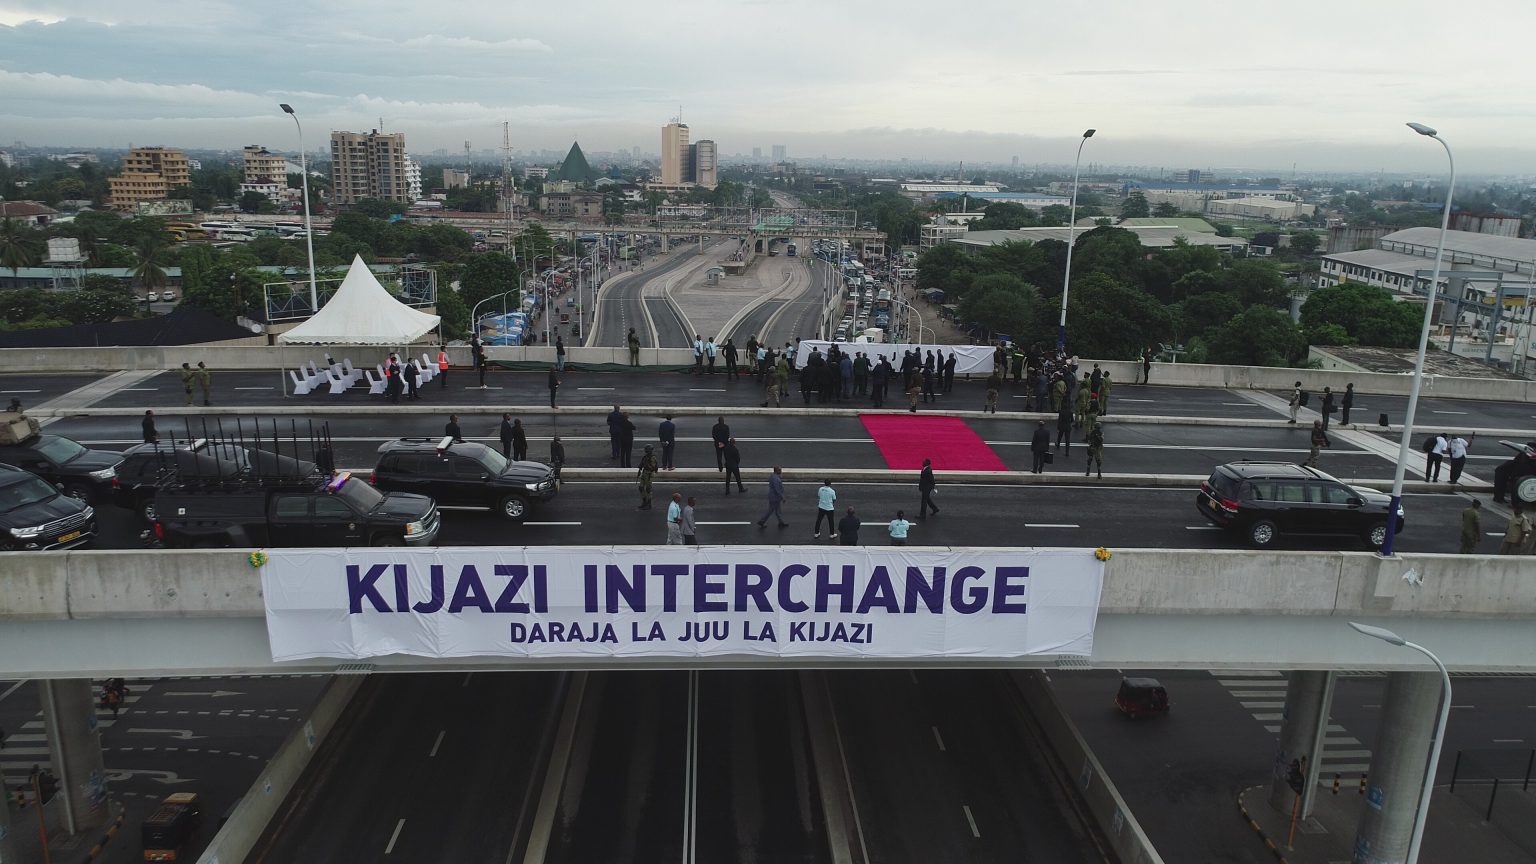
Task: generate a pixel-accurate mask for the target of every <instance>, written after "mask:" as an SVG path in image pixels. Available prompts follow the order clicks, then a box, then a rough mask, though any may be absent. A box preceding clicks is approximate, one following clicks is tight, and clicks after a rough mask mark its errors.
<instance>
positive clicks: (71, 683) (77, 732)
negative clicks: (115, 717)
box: [37, 678, 109, 834]
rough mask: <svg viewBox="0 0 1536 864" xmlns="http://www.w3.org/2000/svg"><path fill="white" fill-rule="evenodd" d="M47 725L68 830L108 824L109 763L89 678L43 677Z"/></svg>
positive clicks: (40, 688) (39, 687)
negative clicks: (104, 761)
mask: <svg viewBox="0 0 1536 864" xmlns="http://www.w3.org/2000/svg"><path fill="white" fill-rule="evenodd" d="M37 691H38V697H39V699H40V700H41V701H42V703H43V726H44V727H45V728H46V730H47V732H48V749H49V751H50V752H51V753H52V754H53V774H54V776H55V777H57V778H58V780H59V798H60V804H59V810H60V812H61V813H62V814H63V816H64V830H65V831H67V832H68V833H70V834H79V833H81V832H83V831H89V830H92V829H94V828H100V827H102V826H103V825H105V824H107V818H108V814H109V808H108V807H107V777H106V769H105V768H104V767H103V766H102V763H101V734H100V730H98V729H97V726H96V699H95V696H94V695H93V694H92V693H91V680H90V679H89V678H59V679H52V680H46V681H39V682H38V684H37Z"/></svg>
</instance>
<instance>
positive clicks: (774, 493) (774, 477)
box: [757, 465, 789, 528]
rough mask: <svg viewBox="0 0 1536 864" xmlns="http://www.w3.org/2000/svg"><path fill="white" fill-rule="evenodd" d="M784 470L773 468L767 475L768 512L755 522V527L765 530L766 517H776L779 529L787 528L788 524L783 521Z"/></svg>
mask: <svg viewBox="0 0 1536 864" xmlns="http://www.w3.org/2000/svg"><path fill="white" fill-rule="evenodd" d="M783 474H784V469H782V468H780V467H779V466H777V465H775V466H773V473H772V474H769V475H768V511H767V512H766V513H764V514H763V516H762V518H761V519H758V520H757V527H759V528H767V527H768V517H769V516H775V517H778V520H779V527H780V528H788V527H789V523H788V522H785V521H784V476H783Z"/></svg>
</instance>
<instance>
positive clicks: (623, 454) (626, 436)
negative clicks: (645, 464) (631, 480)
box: [619, 414, 635, 468]
mask: <svg viewBox="0 0 1536 864" xmlns="http://www.w3.org/2000/svg"><path fill="white" fill-rule="evenodd" d="M634 453H635V424H634V422H633V421H631V420H630V419H629V415H628V414H624V415H623V416H622V417H621V418H620V420H619V467H620V468H628V467H629V464H630V460H632V459H633V458H634Z"/></svg>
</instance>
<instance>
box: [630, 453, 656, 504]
mask: <svg viewBox="0 0 1536 864" xmlns="http://www.w3.org/2000/svg"><path fill="white" fill-rule="evenodd" d="M657 470H659V469H658V466H657V465H656V446H655V445H654V444H647V445H645V455H644V456H641V457H640V471H639V472H638V474H637V476H638V477H639V478H640V506H639V507H636V508H635V509H636V510H649V509H651V481H652V480H654V479H655V478H656V472H657Z"/></svg>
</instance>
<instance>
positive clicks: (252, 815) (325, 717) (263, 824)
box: [197, 675, 384, 864]
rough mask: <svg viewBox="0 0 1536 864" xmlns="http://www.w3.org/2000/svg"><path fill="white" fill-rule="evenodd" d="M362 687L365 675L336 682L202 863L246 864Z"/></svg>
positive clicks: (242, 801) (334, 679)
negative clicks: (243, 863) (263, 834)
mask: <svg viewBox="0 0 1536 864" xmlns="http://www.w3.org/2000/svg"><path fill="white" fill-rule="evenodd" d="M362 684H363V676H361V675H337V676H334V677H332V678H331V680H330V682H329V683H328V684H326V685H325V691H324V692H322V693H321V694H320V698H319V700H317V701H316V702H315V707H314V708H313V709H311V710H310V712H309V719H308V720H306V721H305V722H304V725H303V726H301V727H299V728H298V729H295V730H294V731H293V734H291V735H289V736H288V740H287V741H284V742H283V746H282V747H281V748H279V749H278V751H277V755H275V756H273V757H272V758H271V759H270V760H268V761H267V767H266V768H265V769H264V770H263V771H262V772H261V774H260V775H259V776H258V777H257V778H256V782H255V783H253V784H251V788H250V789H249V790H247V791H246V793H245V797H244V798H242V799H240V803H239V804H237V805H235V811H234V813H232V814H231V815H230V817H229V821H228V822H225V823H224V827H223V828H220V829H219V833H218V834H217V835H215V836H214V838H213V841H212V842H211V843H209V844H208V848H207V849H205V850H203V854H202V857H200V858H198V859H197V860H198V862H199V864H239V862H241V861H244V860H245V858H246V856H247V855H249V854H250V852H251V849H252V848H254V847H255V845H256V842H257V841H258V840H260V839H261V835H262V833H263V832H265V831H266V830H267V825H268V824H270V823H271V821H272V817H273V816H274V815H275V814H276V813H277V810H278V808H279V807H280V806H282V803H283V800H284V799H285V798H287V797H288V793H289V792H292V791H293V787H294V784H296V783H297V782H298V781H299V777H300V776H302V775H303V774H304V769H305V768H307V767H309V763H310V760H312V759H313V758H314V756H315V751H317V750H319V749H320V744H321V743H322V742H323V741H325V738H326V736H327V735H329V734H330V732H331V730H332V729H333V728H335V726H336V721H337V720H339V719H340V718H341V715H342V714H343V713H344V712H345V711H346V709H347V705H348V704H350V703H351V701H352V697H353V696H355V695H356V694H357V690H358V688H359V687H361V686H362ZM383 755H384V754H381V758H382V757H383Z"/></svg>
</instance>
